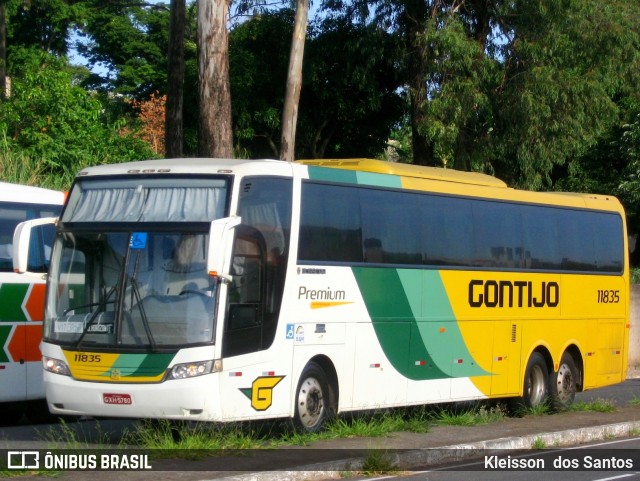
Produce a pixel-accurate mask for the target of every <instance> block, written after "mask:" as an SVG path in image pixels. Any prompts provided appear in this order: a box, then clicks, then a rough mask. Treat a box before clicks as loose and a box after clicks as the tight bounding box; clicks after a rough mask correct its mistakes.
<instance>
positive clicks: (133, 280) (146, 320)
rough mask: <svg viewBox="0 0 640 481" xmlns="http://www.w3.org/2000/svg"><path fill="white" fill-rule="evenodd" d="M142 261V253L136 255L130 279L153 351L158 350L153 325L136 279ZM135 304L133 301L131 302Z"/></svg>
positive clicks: (132, 293)
mask: <svg viewBox="0 0 640 481" xmlns="http://www.w3.org/2000/svg"><path fill="white" fill-rule="evenodd" d="M139 263H140V254H139V253H138V255H137V256H136V263H135V266H134V268H133V275H132V276H130V277H129V281H130V282H131V291H132V292H131V295H132V296H134V297H135V299H136V304H137V306H138V310H139V311H140V319H141V320H142V326H143V327H144V331H145V332H146V333H147V338H148V339H149V344H150V345H151V349H152V350H153V351H156V350H157V347H156V346H157V345H156V340H155V339H154V337H153V334H152V332H151V326H149V318H148V317H147V313H146V312H145V311H144V306H143V305H142V297H141V296H140V287H139V286H138V281H137V280H136V277H137V274H138V265H139ZM131 305H132V306H133V302H131Z"/></svg>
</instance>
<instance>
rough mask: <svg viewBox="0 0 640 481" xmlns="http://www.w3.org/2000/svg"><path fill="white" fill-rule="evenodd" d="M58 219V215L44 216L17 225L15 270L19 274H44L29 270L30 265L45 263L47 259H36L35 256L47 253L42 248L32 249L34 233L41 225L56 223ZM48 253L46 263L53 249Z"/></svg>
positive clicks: (14, 232)
mask: <svg viewBox="0 0 640 481" xmlns="http://www.w3.org/2000/svg"><path fill="white" fill-rule="evenodd" d="M57 220H58V218H57V217H44V218H42V219H33V220H27V221H25V222H21V223H20V224H18V225H17V226H16V229H15V230H14V231H13V271H14V272H17V273H18V274H34V275H37V276H39V277H41V276H42V273H31V272H29V265H43V264H44V261H45V259H37V260H36V259H34V258H35V257H43V256H44V255H45V253H43V252H40V249H35V250H34V249H32V242H31V237H32V233H34V235H35V233H36V232H37V230H38V228H39V227H41V226H47V225H55V223H56V222H57ZM40 238H42V235H40ZM43 247H44V246H43ZM49 249H50V247H49ZM46 254H48V255H47V259H46V263H47V264H48V256H50V255H51V251H49V252H48V253H46ZM30 261H31V262H30Z"/></svg>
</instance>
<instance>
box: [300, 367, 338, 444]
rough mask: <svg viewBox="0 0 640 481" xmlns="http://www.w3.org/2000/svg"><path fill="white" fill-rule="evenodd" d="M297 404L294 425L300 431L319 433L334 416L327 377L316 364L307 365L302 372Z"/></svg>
mask: <svg viewBox="0 0 640 481" xmlns="http://www.w3.org/2000/svg"><path fill="white" fill-rule="evenodd" d="M295 402H296V409H295V414H294V418H293V423H294V426H295V427H296V428H297V429H299V430H302V431H307V432H318V431H320V430H322V429H323V427H324V425H325V424H326V422H327V420H328V419H329V418H330V416H331V415H332V411H333V409H332V407H331V401H330V398H329V383H328V381H327V376H326V374H325V373H324V371H323V370H322V368H321V367H320V366H319V365H318V364H316V363H315V362H310V363H309V364H307V366H306V367H305V368H304V371H302V375H301V376H300V382H299V383H298V388H297V389H296V397H295Z"/></svg>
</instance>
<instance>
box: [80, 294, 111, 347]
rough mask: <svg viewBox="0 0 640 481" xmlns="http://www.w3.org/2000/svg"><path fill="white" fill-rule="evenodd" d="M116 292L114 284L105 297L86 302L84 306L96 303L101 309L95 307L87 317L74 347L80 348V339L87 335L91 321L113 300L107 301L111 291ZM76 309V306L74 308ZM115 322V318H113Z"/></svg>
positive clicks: (105, 310) (105, 309)
mask: <svg viewBox="0 0 640 481" xmlns="http://www.w3.org/2000/svg"><path fill="white" fill-rule="evenodd" d="M114 292H116V286H113V287H112V288H111V290H109V292H108V293H107V295H106V296H105V298H104V299H103V300H101V301H100V302H95V303H93V304H88V305H87V306H86V307H88V306H90V305H98V306H102V307H101V309H96V311H95V312H94V313H93V314H91V317H90V318H89V322H87V324H86V325H85V326H84V329H83V330H82V334H80V337H79V338H78V340H77V341H76V343H75V346H74V347H75V348H76V349H79V348H80V344H82V341H83V340H84V336H86V335H87V333H88V332H89V327H90V326H91V325H93V323H94V322H95V320H96V319H97V318H98V315H99V314H100V313H102V312H107V304H110V303H111V302H114V301H111V302H110V301H109V298H110V297H111V296H112V295H113V293H114ZM80 307H85V306H80ZM76 309H77V308H76ZM114 322H115V319H114Z"/></svg>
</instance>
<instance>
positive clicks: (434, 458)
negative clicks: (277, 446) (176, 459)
mask: <svg viewBox="0 0 640 481" xmlns="http://www.w3.org/2000/svg"><path fill="white" fill-rule="evenodd" d="M634 430H638V431H640V421H631V422H621V423H615V424H605V425H602V426H593V427H589V428H579V429H568V430H565V431H556V432H547V433H539V434H530V435H526V436H514V437H505V438H498V439H491V440H487V441H480V442H475V443H467V444H454V445H449V446H442V447H440V448H430V449H411V450H403V451H402V452H401V453H394V454H391V455H389V461H390V463H391V465H393V466H394V467H396V468H398V469H399V470H411V469H413V468H418V467H425V466H436V465H440V464H446V463H453V462H457V461H464V460H471V459H473V458H477V457H479V456H481V455H484V454H487V452H494V451H516V450H523V449H531V448H532V445H533V443H534V442H542V443H544V445H545V446H547V447H561V446H570V445H575V444H581V443H587V442H591V441H597V440H602V439H613V438H622V437H625V436H629V435H631V434H632V432H633V431H634ZM363 463H364V459H362V458H351V459H342V460H337V461H331V462H325V463H320V464H312V465H307V466H301V467H300V469H299V470H295V471H292V470H288V471H271V472H259V473H250V474H239V475H236V476H227V477H223V478H212V479H216V480H218V481H313V480H323V479H337V478H341V477H342V476H341V474H342V473H344V472H346V471H359V470H361V469H362V465H363Z"/></svg>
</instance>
